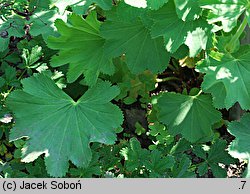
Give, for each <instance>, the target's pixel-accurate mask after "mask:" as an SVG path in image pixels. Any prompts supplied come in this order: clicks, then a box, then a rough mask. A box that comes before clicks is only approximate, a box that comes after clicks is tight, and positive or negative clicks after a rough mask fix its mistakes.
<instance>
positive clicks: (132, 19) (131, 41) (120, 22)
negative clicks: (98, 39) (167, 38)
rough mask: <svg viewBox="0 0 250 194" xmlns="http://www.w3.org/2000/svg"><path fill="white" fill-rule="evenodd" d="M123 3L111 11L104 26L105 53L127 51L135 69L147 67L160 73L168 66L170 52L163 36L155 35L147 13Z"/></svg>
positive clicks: (113, 53)
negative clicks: (151, 32) (152, 34)
mask: <svg viewBox="0 0 250 194" xmlns="http://www.w3.org/2000/svg"><path fill="white" fill-rule="evenodd" d="M119 7H120V6H118V8H116V9H114V10H112V11H111V13H109V15H110V17H108V20H107V22H105V23H104V24H103V25H102V27H101V34H102V35H103V37H105V39H106V40H107V41H106V44H105V47H104V49H105V54H106V55H108V56H110V57H117V56H121V55H123V54H125V55H126V62H127V64H128V67H129V69H130V70H131V72H132V73H140V72H143V71H144V70H147V69H148V70H150V71H152V72H154V73H156V72H159V71H160V72H161V71H163V70H164V69H166V67H167V65H168V61H169V55H168V53H167V51H166V50H165V49H164V46H163V39H162V38H161V37H159V38H155V39H153V38H152V37H151V35H150V30H149V25H150V24H151V21H149V20H147V16H146V14H144V13H141V12H140V11H141V10H140V9H137V8H134V7H131V6H127V5H126V6H123V9H120V8H119ZM138 15H139V16H138ZM140 15H143V16H142V17H140ZM125 16H126V17H127V19H126V20H125V19H124V18H125ZM142 18H143V20H142ZM146 56H150V57H146Z"/></svg>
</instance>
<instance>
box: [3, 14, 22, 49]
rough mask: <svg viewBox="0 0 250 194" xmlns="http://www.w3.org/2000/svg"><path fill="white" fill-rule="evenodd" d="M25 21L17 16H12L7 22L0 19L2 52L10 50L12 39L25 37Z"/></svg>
mask: <svg viewBox="0 0 250 194" xmlns="http://www.w3.org/2000/svg"><path fill="white" fill-rule="evenodd" d="M23 27H24V20H23V19H22V18H20V17H17V16H11V17H10V18H8V20H7V21H4V20H2V19H1V18H0V52H3V51H4V50H5V49H7V48H8V45H9V42H10V37H11V36H15V37H22V36H24V35H25V31H24V29H23Z"/></svg>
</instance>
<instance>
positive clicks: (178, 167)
mask: <svg viewBox="0 0 250 194" xmlns="http://www.w3.org/2000/svg"><path fill="white" fill-rule="evenodd" d="M190 166H191V161H190V159H189V158H188V157H187V156H186V155H185V154H183V155H182V157H181V158H180V161H179V162H176V163H175V165H174V167H173V169H172V171H171V174H172V177H173V178H194V177H195V174H194V172H192V171H191V170H190V169H189V168H190Z"/></svg>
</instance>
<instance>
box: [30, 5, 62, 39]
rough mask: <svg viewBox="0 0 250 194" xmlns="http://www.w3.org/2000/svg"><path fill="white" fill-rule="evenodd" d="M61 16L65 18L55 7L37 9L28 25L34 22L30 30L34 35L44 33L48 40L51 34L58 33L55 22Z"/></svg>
mask: <svg viewBox="0 0 250 194" xmlns="http://www.w3.org/2000/svg"><path fill="white" fill-rule="evenodd" d="M59 18H61V19H64V17H63V16H62V15H59V14H58V12H57V11H56V10H55V9H51V10H43V9H37V10H36V12H35V13H34V14H33V15H32V16H31V17H30V19H29V21H27V22H26V25H30V24H32V25H31V27H30V31H29V32H30V34H31V35H32V36H38V35H42V36H43V38H44V39H45V40H47V38H48V37H49V36H50V35H53V36H57V35H58V33H57V31H56V27H55V25H54V22H55V21H56V19H59Z"/></svg>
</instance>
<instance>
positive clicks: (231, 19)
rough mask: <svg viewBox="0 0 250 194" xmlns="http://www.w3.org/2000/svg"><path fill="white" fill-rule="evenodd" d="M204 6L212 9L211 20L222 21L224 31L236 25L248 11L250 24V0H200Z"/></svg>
mask: <svg viewBox="0 0 250 194" xmlns="http://www.w3.org/2000/svg"><path fill="white" fill-rule="evenodd" d="M199 2H200V5H201V7H202V8H205V9H210V10H211V11H212V13H211V14H210V16H209V20H210V22H213V23H215V22H222V26H223V29H224V31H226V32H229V31H231V30H232V29H233V27H235V26H236V24H237V20H238V18H239V16H240V15H241V14H242V13H243V12H244V11H246V14H247V16H248V23H249V24H250V17H249V14H250V2H249V1H248V0H199Z"/></svg>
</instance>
